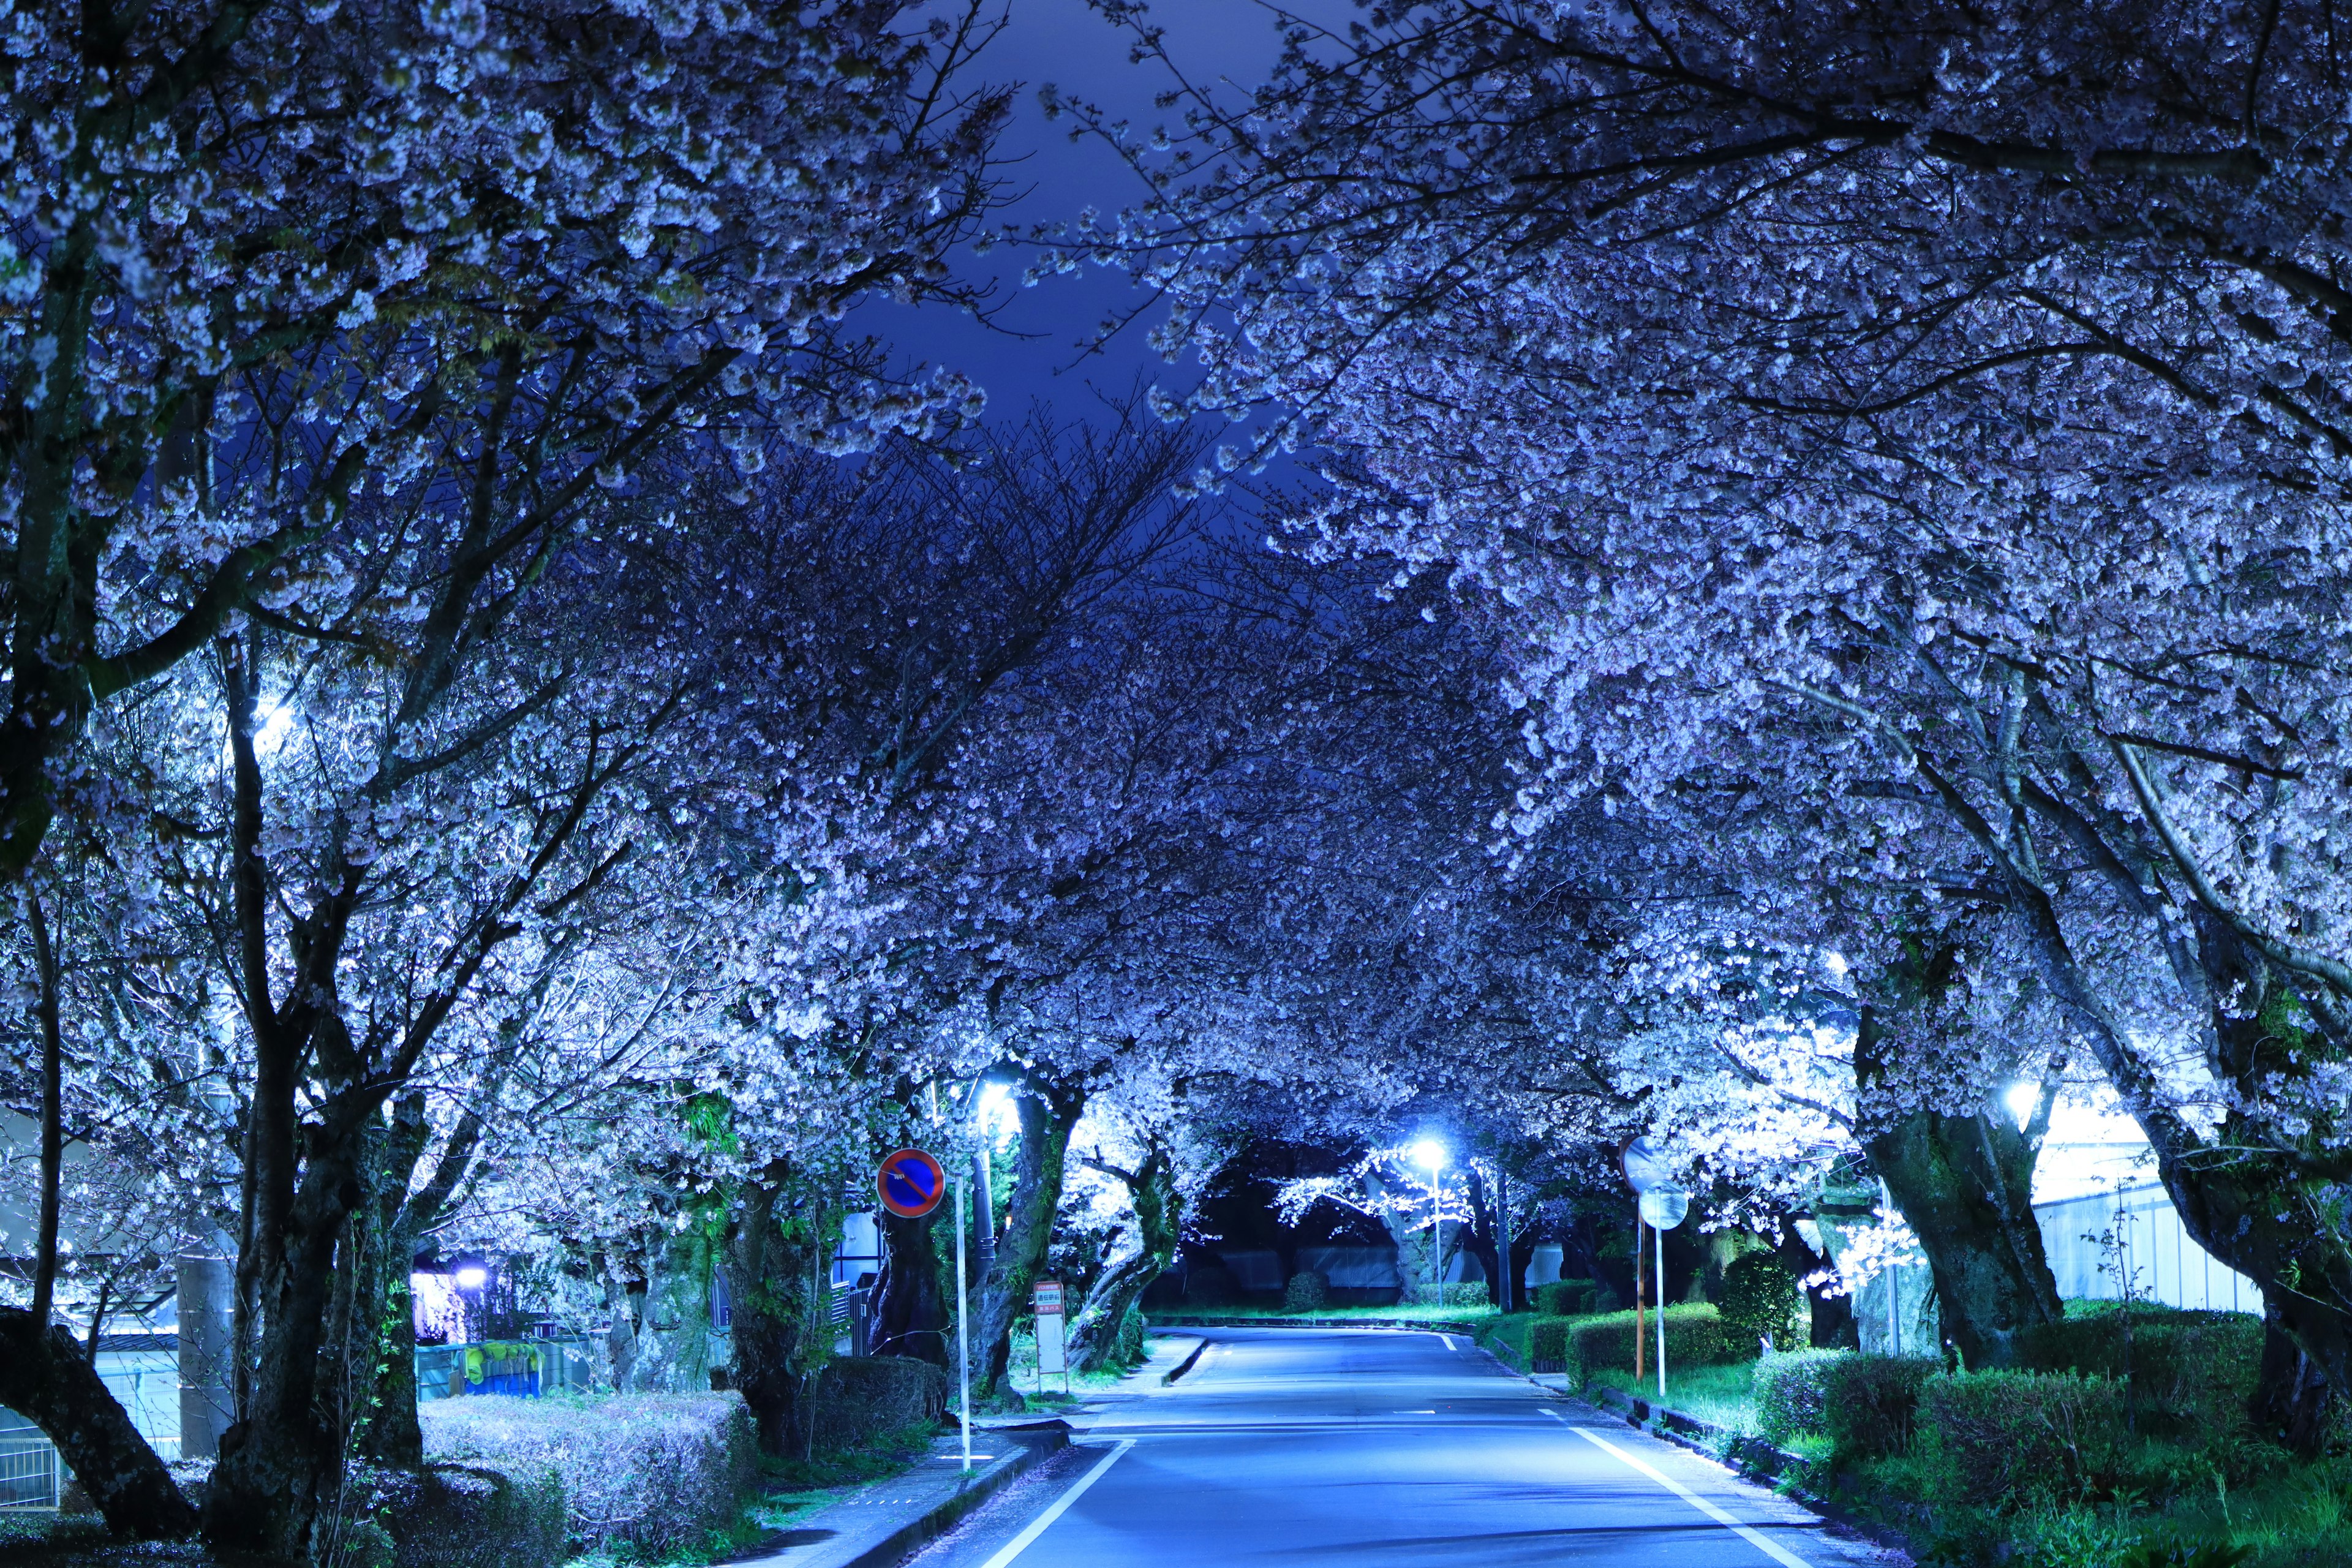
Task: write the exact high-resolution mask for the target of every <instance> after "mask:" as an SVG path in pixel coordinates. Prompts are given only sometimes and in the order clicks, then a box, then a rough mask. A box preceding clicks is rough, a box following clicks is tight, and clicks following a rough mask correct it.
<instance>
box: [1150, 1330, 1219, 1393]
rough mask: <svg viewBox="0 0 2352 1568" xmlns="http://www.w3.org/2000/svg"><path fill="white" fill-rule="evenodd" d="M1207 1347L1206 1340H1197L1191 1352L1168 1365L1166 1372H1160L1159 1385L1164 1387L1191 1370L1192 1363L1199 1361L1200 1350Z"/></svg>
mask: <svg viewBox="0 0 2352 1568" xmlns="http://www.w3.org/2000/svg"><path fill="white" fill-rule="evenodd" d="M1208 1348H1209V1342H1208V1341H1206V1340H1201V1341H1197V1342H1195V1343H1194V1344H1193V1346H1192V1354H1190V1355H1188V1356H1186V1357H1185V1358H1184V1359H1183V1360H1182V1361H1180V1362H1178V1363H1176V1364H1175V1365H1174V1366H1171V1367H1170V1368H1169V1369H1168V1370H1167V1371H1166V1372H1163V1373H1160V1387H1162V1388H1166V1387H1168V1386H1169V1385H1170V1384H1172V1383H1174V1382H1175V1381H1176V1380H1177V1379H1178V1378H1180V1377H1181V1376H1183V1375H1184V1374H1185V1373H1188V1372H1190V1371H1192V1367H1193V1365H1194V1363H1197V1362H1199V1361H1200V1359H1201V1352H1202V1351H1204V1350H1207V1349H1208Z"/></svg>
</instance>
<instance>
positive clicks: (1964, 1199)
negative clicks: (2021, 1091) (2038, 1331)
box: [1853, 943, 2065, 1367]
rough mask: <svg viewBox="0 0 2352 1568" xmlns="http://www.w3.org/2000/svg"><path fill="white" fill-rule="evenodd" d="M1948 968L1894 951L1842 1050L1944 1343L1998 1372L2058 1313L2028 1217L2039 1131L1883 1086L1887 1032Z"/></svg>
mask: <svg viewBox="0 0 2352 1568" xmlns="http://www.w3.org/2000/svg"><path fill="white" fill-rule="evenodd" d="M1960 965H1961V954H1960V952H1959V951H1958V949H1957V948H1955V947H1951V946H1948V945H1947V946H1936V947H1933V948H1927V947H1920V946H1914V945H1910V944H1907V943H1906V948H1905V950H1904V955H1903V956H1902V957H1901V958H1900V959H1898V960H1897V961H1896V962H1895V963H1894V964H1892V965H1890V966H1889V968H1888V970H1887V973H1886V975H1885V983H1884V986H1883V992H1884V994H1883V997H1882V1000H1880V1001H1879V1002H1876V1003H1874V1004H1872V1005H1865V1006H1864V1008H1863V1009H1862V1018H1861V1022H1860V1025H1859V1026H1858V1027H1857V1028H1856V1030H1855V1033H1854V1046H1853V1075H1854V1084H1855V1088H1856V1089H1857V1091H1858V1094H1857V1099H1858V1100H1859V1102H1860V1105H1861V1114H1860V1118H1859V1121H1858V1125H1857V1127H1856V1132H1857V1134H1858V1135H1859V1138H1860V1142H1861V1143H1862V1145H1863V1148H1864V1150H1865V1151H1866V1152H1868V1153H1869V1155H1870V1163H1871V1164H1872V1166H1873V1167H1874V1169H1875V1170H1876V1172H1877V1173H1878V1175H1879V1177H1880V1178H1881V1179H1882V1180H1884V1181H1885V1184H1886V1189H1887V1192H1888V1194H1890V1195H1891V1196H1892V1197H1893V1199H1894V1201H1895V1208H1896V1209H1897V1210H1899V1211H1900V1212H1901V1213H1902V1215H1903V1217H1904V1220H1905V1221H1906V1223H1907V1224H1908V1225H1909V1226H1911V1229H1912V1231H1913V1233H1914V1234H1916V1236H1917V1237H1918V1238H1919V1248H1920V1250H1921V1251H1922V1252H1924V1253H1926V1254H1927V1268H1928V1271H1929V1273H1930V1274H1932V1275H1933V1276H1934V1278H1935V1282H1936V1303H1937V1308H1938V1310H1939V1312H1940V1315H1941V1317H1942V1319H1943V1324H1944V1333H1945V1337H1946V1338H1947V1339H1948V1340H1949V1341H1950V1342H1951V1343H1952V1344H1953V1345H1954V1346H1955V1347H1957V1348H1958V1351H1959V1353H1960V1356H1961V1358H1962V1360H1963V1362H1964V1363H1966V1364H1967V1365H1969V1366H1970V1367H2005V1366H2011V1365H2014V1364H2015V1363H2016V1361H2017V1336H2018V1335H2019V1334H2020V1333H2021V1332H2023V1331H2025V1330H2027V1329H2029V1328H2032V1327H2034V1326H2035V1325H2037V1324H2041V1323H2052V1322H2056V1321H2058V1320H2059V1319H2060V1318H2062V1317H2063V1316H2064V1313H2065V1309H2064V1308H2063V1306H2062V1305H2061V1304H2060V1302H2059V1300H2058V1282H2057V1279H2055V1277H2053V1275H2052V1274H2051V1272H2050V1259H2049V1257H2048V1255H2047V1254H2046V1253H2045V1252H2044V1250H2043V1248H2042V1226H2041V1223H2040V1222H2039V1221H2037V1220H2036V1219H2035V1218H2034V1217H2033V1166H2034V1163H2035V1161H2036V1160H2037V1158H2038V1157H2039V1155H2040V1152H2041V1147H2040V1136H2039V1125H2038V1124H2037V1127H2036V1130H2035V1132H2034V1134H2033V1135H2032V1136H2029V1135H2028V1134H2027V1133H2026V1132H2024V1131H2021V1130H2020V1129H2019V1127H2018V1125H2017V1122H2016V1121H2015V1120H2014V1119H2012V1118H2011V1117H2009V1116H2006V1115H2004V1114H2002V1113H2001V1111H2000V1110H1999V1109H1997V1108H1995V1107H1991V1106H1986V1107H1982V1108H1979V1110H1977V1111H1976V1112H1975V1113H1974V1114H1973V1115H1969V1116H1951V1115H1947V1114H1945V1113H1943V1112H1941V1111H1937V1110H1926V1109H1907V1108H1906V1107H1905V1106H1904V1097H1903V1096H1901V1095H1899V1094H1895V1093H1892V1092H1887V1091H1886V1088H1885V1086H1886V1081H1887V1079H1890V1078H1892V1077H1894V1076H1895V1061H1894V1059H1893V1058H1894V1057H1895V1050H1896V1047H1895V1045H1894V1043H1893V1042H1892V1041H1891V1039H1890V1035H1891V1033H1892V1031H1891V1028H1890V1024H1891V1022H1892V1020H1893V1019H1894V1018H1895V1017H1898V1016H1902V1015H1905V1014H1916V1016H1919V1017H1921V1018H1923V1019H1924V1018H1927V1017H1929V1016H1933V1014H1934V1013H1935V1011H1936V1010H1937V1009H1938V1008H1941V1007H1942V1006H1943V1005H1945V1003H1946V999H1947V994H1948V991H1949V989H1950V988H1951V987H1952V986H1953V985H1954V984H1958V976H1959V973H1960Z"/></svg>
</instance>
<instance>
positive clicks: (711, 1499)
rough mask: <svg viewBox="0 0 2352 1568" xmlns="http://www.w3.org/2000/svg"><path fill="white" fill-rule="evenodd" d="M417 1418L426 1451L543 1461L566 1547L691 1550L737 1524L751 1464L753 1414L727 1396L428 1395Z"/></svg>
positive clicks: (515, 1462)
mask: <svg viewBox="0 0 2352 1568" xmlns="http://www.w3.org/2000/svg"><path fill="white" fill-rule="evenodd" d="M417 1418H418V1420H419V1422H420V1423H421V1424H422V1425H423V1426H424V1429H425V1454H426V1456H427V1457H428V1458H432V1459H434V1460H436V1461H441V1462H444V1463H446V1462H449V1461H468V1462H472V1463H474V1464H477V1465H478V1466H479V1467H480V1468H486V1469H489V1470H495V1471H500V1472H504V1473H508V1474H513V1473H517V1472H518V1471H519V1470H520V1469H522V1468H530V1467H544V1468H547V1469H550V1470H552V1471H553V1472H554V1473H555V1474H556V1475H557V1476H558V1477H560V1478H561V1481H562V1499H563V1509H564V1514H565V1521H566V1527H567V1530H568V1532H569V1534H570V1537H571V1543H572V1550H573V1551H575V1552H593V1551H598V1550H610V1551H614V1552H616V1553H625V1554H630V1555H635V1556H639V1557H646V1558H653V1557H664V1556H669V1555H673V1554H675V1553H676V1552H678V1551H680V1550H681V1549H684V1548H687V1547H689V1546H693V1547H698V1546H700V1545H702V1544H703V1543H704V1542H706V1541H707V1540H708V1539H709V1536H710V1535H711V1534H712V1532H714V1531H724V1530H726V1529H728V1528H729V1527H730V1526H731V1525H732V1524H733V1523H734V1522H735V1519H736V1515H737V1511H738V1510H739V1509H740V1506H741V1500H742V1498H743V1497H744V1496H745V1494H746V1493H748V1492H749V1491H750V1489H751V1485H752V1482H753V1479H754V1478H755V1476H756V1473H757V1463H758V1460H757V1455H756V1451H755V1448H754V1439H753V1435H752V1430H751V1412H750V1411H749V1410H747V1409H746V1408H745V1407H744V1405H743V1401H742V1397H741V1396H740V1394H614V1395H612V1396H609V1397H605V1398H575V1397H569V1396H562V1395H559V1396H556V1397H552V1398H546V1399H500V1398H466V1399H436V1400H433V1401H431V1402H430V1403H428V1404H426V1405H422V1406H421V1407H419V1409H418V1411H417ZM436 1468H438V1467H437V1466H436ZM398 1533H399V1531H397V1530H395V1531H394V1534H395V1535H397V1534H398Z"/></svg>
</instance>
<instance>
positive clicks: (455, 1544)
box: [332, 1406, 571, 1568]
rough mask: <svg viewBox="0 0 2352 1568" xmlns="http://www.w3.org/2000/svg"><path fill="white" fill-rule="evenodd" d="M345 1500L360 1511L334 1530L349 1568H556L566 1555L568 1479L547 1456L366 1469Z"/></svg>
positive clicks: (341, 1557)
mask: <svg viewBox="0 0 2352 1568" xmlns="http://www.w3.org/2000/svg"><path fill="white" fill-rule="evenodd" d="M428 1408H429V1406H428ZM346 1496H347V1498H348V1499H349V1500H351V1501H352V1504H353V1505H354V1506H352V1508H351V1509H350V1510H349V1513H348V1515H347V1516H346V1517H345V1518H344V1519H342V1520H341V1521H340V1523H339V1525H338V1526H337V1527H332V1528H335V1529H336V1533H337V1537H338V1539H337V1540H336V1542H335V1546H336V1548H337V1551H336V1555H337V1557H338V1559H339V1560H340V1561H341V1562H342V1563H346V1564H348V1565H350V1568H360V1565H362V1564H365V1565H366V1568H553V1565H554V1564H556V1563H561V1562H562V1561H563V1559H564V1557H565V1556H566V1555H567V1553H566V1551H565V1542H566V1539H567V1538H568V1536H569V1535H570V1533H571V1531H570V1528H569V1524H568V1521H567V1520H566V1517H565V1510H564V1497H563V1479H562V1476H561V1474H560V1473H559V1472H558V1471H557V1469H556V1468H555V1467H554V1466H553V1465H551V1464H549V1463H547V1462H545V1461H544V1460H539V1459H509V1460H502V1461H500V1462H499V1463H498V1464H494V1465H491V1464H455V1463H446V1462H435V1463H430V1464H427V1465H426V1466H425V1468H424V1469H423V1470H421V1471H420V1470H388V1469H375V1468H360V1469H357V1470H355V1471H354V1472H353V1474H352V1490H351V1491H350V1492H349V1493H347V1494H346Z"/></svg>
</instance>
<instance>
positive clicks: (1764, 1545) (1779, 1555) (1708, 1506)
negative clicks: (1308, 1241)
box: [988, 1410, 1812, 1568]
mask: <svg viewBox="0 0 2352 1568" xmlns="http://www.w3.org/2000/svg"><path fill="white" fill-rule="evenodd" d="M1544 1414H1545V1415H1549V1416H1550V1417H1551V1418H1552V1419H1553V1420H1555V1421H1558V1422H1559V1423H1561V1424H1562V1425H1563V1426H1567V1427H1568V1429H1569V1430H1570V1431H1571V1432H1573V1433H1575V1434H1576V1435H1577V1436H1580V1437H1581V1438H1583V1439H1584V1440H1585V1441H1586V1442H1588V1443H1591V1445H1592V1446H1593V1447H1597V1448H1600V1449H1601V1451H1603V1452H1604V1453H1610V1454H1614V1455H1616V1456H1617V1458H1620V1459H1622V1460H1624V1461H1625V1463H1627V1464H1628V1465H1631V1466H1632V1467H1633V1468H1635V1469H1637V1470H1639V1471H1641V1472H1642V1473H1643V1475H1645V1476H1647V1477H1649V1478H1650V1479H1652V1480H1654V1481H1655V1482H1657V1483H1658V1484H1659V1485H1660V1486H1662V1487H1664V1488H1665V1489H1667V1490H1668V1491H1670V1492H1672V1493H1674V1494H1675V1496H1676V1497H1678V1498H1680V1499H1682V1500H1683V1501H1685V1502H1686V1503H1688V1504H1690V1505H1691V1507H1693V1508H1695V1509H1696V1510H1699V1512H1701V1513H1703V1514H1705V1515H1706V1517H1707V1518H1709V1519H1711V1520H1713V1521H1715V1522H1716V1523H1717V1524H1719V1525H1721V1526H1723V1528H1724V1529H1726V1530H1727V1531H1731V1533H1732V1534H1734V1535H1736V1536H1738V1537H1739V1539H1740V1540H1742V1541H1745V1542H1748V1545H1750V1546H1753V1547H1754V1548H1756V1550H1757V1551H1759V1552H1762V1553H1764V1555H1765V1556H1767V1557H1769V1558H1770V1559H1771V1560H1772V1561H1773V1562H1775V1563H1780V1568H1812V1565H1811V1563H1807V1562H1806V1561H1805V1560H1804V1559H1803V1558H1801V1557H1800V1556H1798V1555H1797V1554H1796V1553H1794V1552H1790V1551H1787V1550H1786V1549H1784V1548H1782V1547H1781V1546H1780V1545H1779V1544H1778V1543H1777V1542H1770V1541H1767V1540H1766V1539H1764V1537H1763V1536H1761V1535H1759V1534H1758V1533H1757V1532H1756V1531H1752V1530H1750V1529H1748V1526H1746V1525H1744V1524H1742V1523H1740V1522H1739V1521H1738V1520H1736V1519H1734V1518H1732V1517H1731V1516H1730V1515H1729V1514H1727V1513H1726V1512H1724V1511H1723V1510H1721V1509H1719V1508H1717V1507H1716V1506H1715V1504H1713V1503H1711V1502H1709V1501H1707V1500H1706V1499H1705V1498H1703V1497H1701V1496H1699V1495H1698V1493H1696V1492H1695V1491H1693V1490H1691V1489H1689V1488H1688V1487H1686V1486H1684V1485H1683V1484H1682V1483H1681V1482H1679V1481H1675V1480H1672V1479H1668V1478H1667V1477H1666V1476H1664V1475H1662V1474H1661V1473H1659V1472H1658V1471H1656V1470H1654V1469H1652V1468H1650V1467H1649V1466H1648V1465H1645V1464H1643V1462H1642V1461H1641V1460H1639V1459H1637V1458H1634V1457H1633V1455H1631V1454H1629V1453H1627V1452H1626V1451H1625V1450H1624V1449H1622V1448H1621V1447H1618V1446H1617V1445H1616V1444H1614V1443H1612V1442H1611V1441H1610V1440H1609V1439H1608V1438H1606V1437H1603V1436H1600V1435H1598V1434H1597V1433H1594V1432H1591V1431H1589V1430H1587V1429H1586V1428H1584V1427H1582V1426H1575V1425H1573V1424H1571V1423H1570V1422H1569V1420H1568V1418H1567V1417H1566V1416H1564V1415H1561V1414H1560V1413H1559V1411H1557V1410H1547V1411H1545V1412H1544ZM988 1568H997V1564H996V1563H990V1564H989V1565H988Z"/></svg>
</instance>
